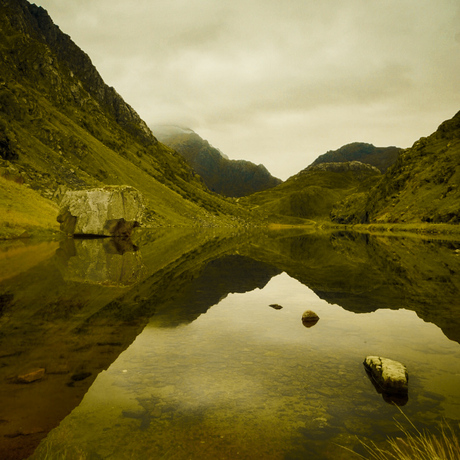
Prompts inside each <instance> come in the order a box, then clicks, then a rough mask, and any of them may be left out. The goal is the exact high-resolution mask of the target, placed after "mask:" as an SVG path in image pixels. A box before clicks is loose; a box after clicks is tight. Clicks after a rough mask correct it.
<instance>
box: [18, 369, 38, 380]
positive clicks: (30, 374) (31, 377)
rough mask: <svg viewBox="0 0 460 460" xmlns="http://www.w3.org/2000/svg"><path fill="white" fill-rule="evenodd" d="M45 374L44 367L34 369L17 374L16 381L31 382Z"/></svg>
mask: <svg viewBox="0 0 460 460" xmlns="http://www.w3.org/2000/svg"><path fill="white" fill-rule="evenodd" d="M44 376H45V369H42V368H40V369H34V370H33V371H30V372H28V373H27V374H22V375H18V377H17V379H16V381H17V383H32V382H36V381H37V380H41V379H42V378H43V377H44Z"/></svg>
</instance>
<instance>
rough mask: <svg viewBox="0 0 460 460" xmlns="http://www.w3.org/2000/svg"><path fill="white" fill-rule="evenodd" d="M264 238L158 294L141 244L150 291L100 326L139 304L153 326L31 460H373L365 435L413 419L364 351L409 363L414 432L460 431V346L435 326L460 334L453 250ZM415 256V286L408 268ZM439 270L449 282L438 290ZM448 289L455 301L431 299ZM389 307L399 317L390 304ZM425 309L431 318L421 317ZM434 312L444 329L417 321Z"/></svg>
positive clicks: (110, 308)
mask: <svg viewBox="0 0 460 460" xmlns="http://www.w3.org/2000/svg"><path fill="white" fill-rule="evenodd" d="M268 240H269V241H270V242H271V243H270V244H271V246H270V245H268V243H267V242H264V243H261V240H260V239H258V240H256V243H254V241H252V242H251V241H248V244H247V245H246V246H245V245H242V244H241V242H240V243H239V244H238V245H237V247H236V248H235V247H234V246H233V245H232V244H230V245H228V247H226V249H225V251H221V250H220V249H219V251H220V252H219V251H217V252H218V254H216V250H215V248H214V246H213V248H214V249H213V251H214V252H212V256H211V257H204V256H203V254H207V252H206V251H204V250H200V253H199V254H200V255H199V254H198V253H197V251H195V252H194V260H195V261H196V263H197V264H198V260H199V259H200V257H202V260H201V263H200V264H199V266H200V268H199V270H196V268H193V270H192V271H190V270H185V271H182V272H181V273H182V275H180V276H179V275H178V274H177V273H178V268H177V267H176V269H175V271H174V272H173V273H174V275H173V274H168V275H166V274H164V273H163V272H162V276H160V277H159V278H158V280H159V281H155V282H156V283H160V284H154V283H153V282H152V281H151V280H152V279H153V278H152V277H151V276H150V277H149V276H148V273H149V270H150V272H152V271H153V270H152V269H151V267H150V265H149V262H148V260H149V259H148V254H150V252H149V251H144V252H143V249H142V247H140V250H139V252H138V254H137V256H136V257H137V258H140V257H141V256H143V260H142V261H140V264H141V265H142V272H143V273H145V280H144V281H137V283H138V284H137V285H136V287H135V288H134V289H131V288H129V287H128V288H127V287H126V283H125V284H123V290H122V291H120V292H118V291H117V292H118V293H117V294H116V295H115V294H114V296H115V298H116V299H117V300H116V302H114V301H111V302H109V303H108V304H107V305H106V307H105V309H104V310H103V311H106V313H105V315H102V313H98V315H97V318H98V319H97V321H98V322H100V321H101V319H100V317H101V315H102V316H103V317H104V318H105V319H104V324H105V322H106V321H107V318H110V317H111V315H112V318H113V312H114V311H116V312H117V314H118V315H120V316H123V315H126V313H123V315H122V314H121V313H120V311H122V312H123V311H124V310H123V308H125V307H126V308H130V309H134V308H138V305H139V302H140V304H141V305H143V306H144V307H145V305H147V306H150V303H149V302H152V305H153V304H154V307H152V308H153V309H152V310H149V312H150V313H149V314H148V316H149V317H150V319H149V320H146V322H145V323H144V324H143V326H142V328H141V330H142V329H143V330H142V332H141V333H140V334H139V335H137V337H136V338H135V339H134V341H132V343H131V344H130V345H129V346H127V347H126V348H125V349H124V351H122V352H121V353H120V354H119V355H118V357H115V358H114V360H113V362H111V364H109V365H108V366H105V365H103V366H102V369H103V368H104V367H107V369H106V370H102V372H100V373H99V374H98V375H97V377H96V376H94V377H95V379H94V382H93V383H92V384H91V385H90V387H89V390H88V391H87V393H86V395H85V396H84V398H83V400H82V401H81V403H80V404H79V405H78V406H77V407H76V408H75V409H74V410H73V411H72V413H71V414H70V415H68V416H67V417H66V418H64V419H63V420H62V422H61V423H60V425H59V426H58V427H57V428H55V429H54V430H52V431H51V432H50V433H49V434H48V436H47V437H46V438H45V439H44V440H43V441H42V443H41V444H40V446H39V447H38V449H37V450H36V452H35V454H34V455H33V457H32V458H34V459H44V458H47V459H48V458H69V459H70V458H88V459H93V458H94V459H106V458H107V459H126V458H132V459H138V458H139V459H144V458H154V459H156V458H165V459H195V458H196V459H234V458H247V459H278V458H279V459H303V458H311V459H338V458H357V457H354V456H353V454H351V453H349V452H348V451H346V450H345V449H343V448H342V447H340V446H345V447H348V448H350V449H355V450H356V451H359V452H361V453H362V452H363V451H362V447H360V444H359V442H358V441H357V438H356V436H358V437H359V438H360V439H362V440H364V441H366V442H369V441H373V442H377V443H378V444H380V443H384V442H385V439H386V438H387V436H399V435H400V432H399V431H398V429H397V427H396V425H395V422H394V418H396V419H397V420H403V417H402V415H401V413H400V412H399V410H398V408H397V407H396V406H394V405H391V404H389V403H388V402H386V401H385V400H384V398H383V397H382V395H381V394H379V393H378V392H377V391H376V389H375V388H374V386H373V384H372V382H371V381H370V380H369V378H368V376H367V374H366V372H365V370H364V367H363V364H362V363H363V360H364V358H365V357H366V356H367V355H379V356H384V357H388V358H391V359H395V360H398V361H400V362H402V363H404V364H405V365H406V366H407V369H408V372H409V398H408V401H407V403H405V404H404V405H403V406H402V410H403V411H404V413H405V414H406V415H407V416H408V417H409V418H410V419H411V420H412V421H413V423H414V424H415V425H416V426H417V427H419V428H427V429H430V430H435V429H436V427H437V426H438V424H439V422H441V420H442V419H446V420H447V421H448V422H450V423H451V425H453V426H454V428H455V427H456V426H458V422H459V421H460V345H459V343H458V342H457V341H455V340H450V339H449V338H447V337H446V334H445V332H443V330H442V329H441V328H440V327H439V325H441V326H442V327H444V329H445V331H447V332H448V334H449V335H450V336H456V335H455V334H457V333H458V332H459V331H458V330H457V329H458V328H457V326H456V325H457V324H458V322H457V321H458V316H459V315H458V309H459V305H458V304H457V305H452V298H454V299H455V298H457V297H456V295H457V294H458V291H456V286H457V279H456V274H452V273H451V272H455V270H456V269H457V267H458V263H459V261H458V258H456V254H457V253H456V252H455V251H456V246H454V247H452V246H451V244H450V243H449V244H448V245H447V246H446V244H443V243H439V244H438V243H433V242H422V243H420V242H418V243H417V244H415V243H414V242H412V243H409V242H408V240H404V241H402V242H401V241H399V240H398V242H396V241H390V243H391V244H389V242H388V241H387V240H383V241H378V242H374V243H372V241H371V242H370V243H369V241H364V242H363V241H362V240H361V238H358V239H357V240H356V241H354V240H352V241H351V242H350V240H349V239H348V236H346V237H345V238H342V237H338V236H334V238H332V237H331V236H321V237H320V238H319V237H314V236H303V237H302V238H301V239H299V237H287V238H283V239H279V238H275V239H274V238H273V237H270V238H269V239H268ZM238 241H240V240H238ZM266 243H267V244H266ZM320 243H321V244H320ZM377 243H378V244H377ZM396 243H397V244H396ZM419 243H420V244H419ZM213 244H214V243H213ZM259 244H260V246H261V247H262V248H261V247H256V246H257V245H259ZM322 244H324V246H321V245H322ZM388 247H390V248H391V251H390V254H391V257H390V256H389V253H388V252H385V251H386V249H385V248H388ZM293 248H294V250H293ZM299 248H306V249H304V250H302V249H299ZM408 248H410V249H411V250H410V251H409V250H408ZM320 249H321V250H320ZM377 249H378V251H379V254H380V259H379V258H378V257H377V255H376V251H377ZM382 251H383V252H382ZM417 251H418V252H417ZM431 251H433V254H437V256H436V257H438V256H439V257H441V258H440V259H439V260H437V259H436V258H435V257H434V256H432V255H431V254H432V252H431ZM316 252H318V254H316ZM365 252H366V253H371V254H372V258H371V259H369V258H367V259H366V257H365V256H364V253H365ZM406 252H407V255H406V256H404V257H406V258H404V257H402V256H401V254H406ZM444 252H445V254H444ZM151 253H152V254H154V253H155V251H152V252H151ZM267 254H268V255H267ZM396 256H398V257H397V263H398V266H399V267H400V269H399V271H400V273H399V274H398V275H397V276H396V277H395V278H391V276H389V275H388V276H387V278H386V279H383V278H382V277H381V276H379V275H381V274H382V273H383V272H386V271H387V270H388V264H389V263H390V262H389V261H390V260H392V259H395V258H396ZM414 257H415V258H416V260H418V261H419V262H418V263H419V265H418V267H414V270H415V272H416V273H419V274H420V276H421V278H420V279H419V278H417V277H416V276H415V275H413V273H412V271H411V268H410V267H412V266H413V258H414ZM336 258H337V259H336ZM185 259H186V260H187V263H189V261H191V260H192V259H191V258H190V257H186V258H185ZM130 260H132V257H131V259H130ZM181 260H182V259H181ZM426 260H428V261H429V263H428V264H427V265H426V270H425V268H424V267H425V265H424V264H425V262H424V261H426ZM73 265H74V264H73ZM165 265H166V264H165ZM67 266H72V264H70V263H69V264H67ZM191 266H195V265H194V264H191ZM438 266H439V267H444V268H445V269H447V270H448V273H451V275H452V277H451V278H446V279H444V278H443V280H441V278H442V277H443V276H444V275H442V274H441V273H440V272H439V270H441V269H439V270H438V269H437V268H436V267H438ZM79 267H81V264H79ZM149 267H150V268H149ZM325 267H329V268H330V271H326V272H323V271H324V270H325ZM345 267H346V269H345ZM382 267H383V268H382ZM446 267H447V268H446ZM436 270H438V271H437V272H436V273H434V272H435V271H436ZM373 271H375V272H376V273H374V274H373V277H374V278H372V279H374V280H376V279H378V280H379V281H378V282H377V281H375V283H373V284H372V285H370V279H371V278H369V279H367V278H366V276H370V275H369V273H373ZM391 271H392V272H395V270H391ZM132 272H133V273H139V270H132ZM288 272H289V273H290V274H288ZM428 272H430V273H431V276H430V277H431V278H432V279H434V281H430V280H428V279H427V278H429V277H428V276H427V274H426V273H428ZM61 273H62V270H61ZM294 276H295V277H294ZM295 278H298V279H300V280H302V283H301V282H300V281H298V279H295ZM81 279H82V280H83V281H82V283H86V284H87V283H88V280H87V279H85V276H81ZM130 279H131V278H130ZM165 279H166V280H168V282H167V283H166V284H165ZM347 279H348V283H347V282H346V280H347ZM155 280H156V278H155ZM306 280H308V282H307V281H306ZM72 282H73V281H72ZM419 282H420V283H422V282H423V286H424V287H423V289H424V290H425V291H423V292H421V288H420V287H419ZM162 283H163V284H162ZM379 283H380V284H379ZM430 283H431V284H430ZM433 283H434V284H433ZM102 284H104V283H102ZM93 285H94V282H93ZM165 285H170V288H169V289H171V288H172V291H173V292H172V293H171V292H166V291H167V289H165ZM80 286H81V285H80ZM179 286H181V287H180V288H179ZM347 286H348V290H347ZM420 286H422V284H420ZM104 288H105V289H109V288H108V287H107V286H106V285H105V286H104ZM417 288H418V289H417ZM92 289H94V286H93V287H92ZM112 289H113V287H112ZM130 289H131V290H130ZM159 291H161V292H163V294H164V295H163V296H159ZM438 291H441V292H444V293H445V296H444V297H442V298H441V297H438V298H428V297H430V296H431V297H433V296H434V295H435V294H436V293H438ZM91 292H94V291H91ZM110 292H113V291H110ZM382 292H383V295H382ZM427 293H429V294H430V296H429V295H427ZM105 295H106V296H107V294H105ZM101 297H104V296H102V294H99V298H101ZM104 298H105V297H104ZM325 298H326V299H328V300H329V301H326V300H324V299H325ZM331 298H333V299H334V300H340V301H341V302H342V304H343V305H345V306H346V307H347V309H346V308H344V307H343V306H341V305H340V303H339V302H338V301H337V302H335V301H331V300H330V299H331ZM382 298H383V299H387V302H388V308H382V307H381V305H380V303H381V302H382ZM136 299H137V300H136ZM139 299H141V300H139ZM152 299H154V300H152ZM420 299H424V300H423V302H422V301H421V300H420ZM415 300H417V303H416V302H415ZM136 302H137V303H136ZM415 303H416V304H417V305H420V311H417V312H416V311H412V308H413V305H414V304H415ZM270 304H279V305H281V306H282V308H281V309H274V308H272V307H270ZM115 307H116V308H115ZM450 307H452V309H448V308H450ZM366 308H367V311H366ZM307 309H309V310H313V311H315V312H316V313H317V314H318V315H319V317H320V320H319V321H318V323H316V324H315V325H314V326H312V327H309V328H306V327H305V326H304V325H303V324H302V321H301V317H302V313H303V312H304V311H305V310H307ZM111 312H112V313H111ZM433 312H434V313H437V315H438V318H437V323H438V324H439V325H436V324H433V323H431V322H428V321H424V320H423V319H421V318H420V317H419V316H422V317H425V318H426V317H431V316H433ZM443 314H444V316H445V317H444V318H441V317H439V316H442V315H443ZM430 315H431V316H430ZM449 315H450V316H449ZM123 317H124V316H123ZM434 317H436V314H435V315H434ZM91 318H92V317H91ZM130 321H132V318H131V319H130ZM125 322H126V321H125ZM449 323H450V325H449ZM94 324H96V320H95V319H92V320H91V325H92V326H91V327H92V328H93V330H96V329H94V328H95V326H94ZM97 324H99V323H97ZM117 324H118V326H117V328H119V327H121V326H120V323H117ZM446 324H447V325H446ZM144 326H145V327H144ZM125 327H128V325H126V324H125ZM97 330H98V331H99V329H97ZM110 334H112V336H113V337H115V335H114V332H113V331H112V332H110ZM88 337H89V336H88ZM100 340H102V339H100ZM113 340H115V339H113ZM99 343H101V342H99ZM103 343H104V344H106V343H109V342H103ZM110 343H112V342H110ZM112 344H113V343H112ZM85 356H86V358H87V355H85ZM100 356H102V355H100ZM80 368H81V369H82V366H81V364H80ZM66 379H67V381H68V380H69V376H68V375H67V376H66ZM36 385H37V388H38V385H40V383H37V384H36ZM76 385H77V384H76Z"/></svg>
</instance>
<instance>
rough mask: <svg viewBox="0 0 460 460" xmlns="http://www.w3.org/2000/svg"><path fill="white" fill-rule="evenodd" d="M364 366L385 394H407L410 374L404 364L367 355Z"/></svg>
mask: <svg viewBox="0 0 460 460" xmlns="http://www.w3.org/2000/svg"><path fill="white" fill-rule="evenodd" d="M364 367H365V368H366V370H367V371H368V373H369V374H370V376H371V377H372V381H373V382H374V383H376V384H377V386H378V387H379V388H380V389H381V390H382V392H383V393H384V394H387V395H407V392H408V382H409V376H408V373H407V369H406V366H404V364H401V363H400V362H398V361H393V360H392V359H388V358H382V357H380V356H367V357H366V359H365V360H364Z"/></svg>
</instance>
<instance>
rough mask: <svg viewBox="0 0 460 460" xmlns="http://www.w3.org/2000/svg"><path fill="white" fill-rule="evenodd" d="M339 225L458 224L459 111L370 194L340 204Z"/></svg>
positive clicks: (402, 156) (405, 153) (417, 144)
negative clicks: (373, 223)
mask: <svg viewBox="0 0 460 460" xmlns="http://www.w3.org/2000/svg"><path fill="white" fill-rule="evenodd" d="M332 219H333V220H334V221H335V222H338V223H360V222H362V223H369V222H388V223H421V222H427V223H449V224H458V223H459V222H460V112H458V113H457V114H456V115H455V116H454V117H453V118H452V119H450V120H447V121H445V122H444V123H442V124H441V125H440V126H439V128H438V129H437V130H436V132H434V133H433V134H431V135H430V136H428V137H424V138H421V139H420V140H418V141H417V142H415V143H414V145H413V146H412V147H411V148H408V149H406V150H404V151H402V153H401V154H400V155H399V157H398V160H397V161H396V163H395V164H394V165H393V166H391V167H390V168H389V169H388V171H387V172H386V173H385V175H384V176H383V177H382V180H381V181H380V182H379V183H378V184H377V185H376V186H375V187H374V188H372V189H371V190H370V191H369V192H368V193H361V194H359V195H354V196H349V197H347V199H346V200H344V201H343V202H341V203H339V204H337V206H336V207H335V208H334V210H333V212H332Z"/></svg>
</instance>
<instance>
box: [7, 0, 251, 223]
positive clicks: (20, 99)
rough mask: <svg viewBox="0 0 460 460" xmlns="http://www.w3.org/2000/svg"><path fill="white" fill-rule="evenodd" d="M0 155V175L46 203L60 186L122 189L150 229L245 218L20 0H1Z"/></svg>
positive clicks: (40, 14) (52, 27) (41, 12)
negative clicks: (141, 201)
mask: <svg viewBox="0 0 460 460" xmlns="http://www.w3.org/2000/svg"><path fill="white" fill-rule="evenodd" d="M0 157H1V158H0V174H1V175H3V176H5V177H6V176H8V177H9V178H13V179H14V180H16V182H20V183H23V184H26V185H27V186H29V187H31V188H32V189H34V190H37V191H38V192H39V193H40V194H41V195H42V196H44V197H46V198H49V199H52V198H57V196H58V195H59V194H60V193H61V192H62V190H63V189H65V188H70V189H80V188H85V187H94V186H103V185H104V184H111V185H131V186H134V187H135V188H137V189H138V190H140V191H141V192H142V193H143V194H144V196H145V198H146V199H147V207H148V213H147V217H148V219H149V220H150V222H151V223H153V224H156V225H215V224H216V222H219V223H221V224H225V225H235V222H236V221H237V220H238V218H242V217H243V218H244V211H243V210H241V209H240V208H237V207H236V205H234V204H232V203H231V202H229V201H226V200H224V199H222V198H220V197H218V196H217V195H215V194H213V193H211V192H210V191H209V190H208V189H207V188H206V186H205V185H204V183H203V181H202V180H201V178H200V177H199V176H198V175H197V174H196V173H194V171H193V170H192V169H191V168H190V167H189V166H188V164H187V163H186V162H185V161H184V160H183V159H182V157H181V156H180V155H179V154H178V153H177V152H175V151H174V150H173V149H171V148H169V147H167V146H165V145H163V144H162V143H161V142H159V141H158V140H157V139H156V138H155V136H154V135H153V134H152V132H151V131H150V129H149V128H148V127H147V125H146V124H145V123H144V122H143V121H142V120H141V119H140V117H139V115H138V114H137V113H136V112H135V111H134V109H133V108H132V107H130V106H129V105H128V104H127V103H126V102H125V101H124V100H123V99H122V97H121V96H120V95H119V94H118V93H117V92H116V90H115V89H114V88H111V87H109V86H108V85H106V84H105V83H104V81H103V80H102V78H101V76H100V74H99V73H98V71H97V70H96V68H95V67H94V66H93V64H92V63H91V60H90V58H89V57H88V56H87V55H86V54H85V53H84V52H83V51H82V50H81V49H80V48H78V46H77V45H76V44H75V43H74V42H73V41H72V39H71V38H70V37H69V36H68V35H66V34H65V33H63V32H62V31H61V30H60V29H59V27H58V26H56V25H55V24H54V23H53V21H52V19H51V18H50V17H49V15H48V13H47V12H46V11H45V10H44V9H43V8H41V7H37V6H36V5H34V4H30V3H28V2H27V1H26V0H1V1H0Z"/></svg>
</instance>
